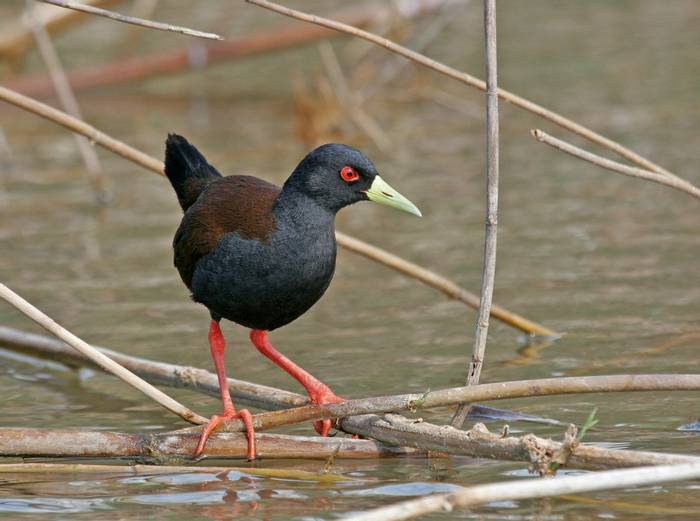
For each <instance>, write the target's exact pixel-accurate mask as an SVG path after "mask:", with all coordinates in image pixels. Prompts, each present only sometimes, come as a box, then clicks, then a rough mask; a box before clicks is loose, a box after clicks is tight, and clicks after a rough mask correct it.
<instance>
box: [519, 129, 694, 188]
mask: <svg viewBox="0 0 700 521" xmlns="http://www.w3.org/2000/svg"><path fill="white" fill-rule="evenodd" d="M530 134H532V137H534V138H535V139H536V140H537V141H539V142H540V143H544V144H545V145H549V146H550V147H552V148H556V149H557V150H561V151H562V152H566V153H567V154H570V155H572V156H574V157H577V158H579V159H583V160H584V161H588V162H589V163H593V164H594V165H597V166H599V167H601V168H605V169H607V170H610V171H612V172H617V173H618V174H622V175H626V176H630V177H636V178H637V179H644V180H646V181H651V182H653V183H658V184H661V185H664V186H668V187H670V188H673V189H675V190H680V191H681V192H685V193H686V194H688V195H692V196H693V197H695V198H696V199H700V188H698V187H697V186H695V185H693V184H692V183H690V182H689V181H686V180H685V179H681V178H675V177H669V176H667V175H660V174H657V173H655V172H650V171H649V170H642V169H641V168H634V167H631V166H627V165H624V164H622V163H618V162H617V161H613V160H611V159H607V158H605V157H602V156H599V155H597V154H593V153H592V152H588V151H587V150H583V149H582V148H579V147H577V146H574V145H572V144H571V143H567V142H566V141H563V140H561V139H557V138H555V137H552V136H550V135H549V134H547V133H546V132H543V131H541V130H540V129H533V130H531V131H530Z"/></svg>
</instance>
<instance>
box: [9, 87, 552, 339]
mask: <svg viewBox="0 0 700 521" xmlns="http://www.w3.org/2000/svg"><path fill="white" fill-rule="evenodd" d="M0 100H4V101H7V102H8V103H12V104H13V105H15V106H17V107H19V108H21V109H24V110H27V111H29V112H32V113H34V114H37V115H39V116H41V117H43V118H45V119H47V120H49V121H51V122H53V123H56V124H58V125H61V126H63V127H65V128H67V129H68V130H71V131H73V132H76V133H78V134H82V135H83V136H86V137H87V138H88V139H90V140H91V141H92V142H94V143H96V144H98V145H100V146H102V147H104V148H106V149H107V150H109V151H111V152H114V153H115V154H117V155H119V156H121V157H123V158H124V159H127V160H129V161H132V162H134V163H136V164H137V165H139V166H142V167H143V168H145V169H146V170H150V171H151V172H155V173H156V174H158V175H161V176H164V175H165V174H164V172H163V162H162V161H160V160H158V159H156V158H154V157H151V156H149V155H148V154H145V153H143V152H141V151H140V150H137V149H135V148H134V147H131V146H129V145H127V144H126V143H124V142H122V141H119V140H117V139H114V138H113V137H111V136H108V135H107V134H105V133H104V132H100V131H99V130H97V129H96V128H95V127H93V126H91V125H88V124H87V123H85V122H84V121H81V120H79V119H76V118H73V117H71V116H69V115H68V114H66V113H65V112H61V111H60V110H57V109H55V108H53V107H50V106H49V105H46V104H45V103H41V102H40V101H37V100H35V99H32V98H29V97H27V96H24V95H22V94H20V93H18V92H15V91H13V90H11V89H8V88H7V87H3V86H0ZM336 239H337V241H338V244H339V245H340V246H342V247H344V248H347V249H348V250H350V251H352V252H355V253H358V254H360V255H362V256H364V257H367V258H368V259H372V260H375V261H376V262H379V263H381V264H384V265H385V266H387V267H389V268H391V269H394V270H396V271H398V272H401V273H403V274H404V275H407V276H409V277H411V278H414V279H416V280H419V281H420V282H423V283H424V284H426V285H428V286H431V287H433V288H435V289H438V290H440V291H442V292H443V293H445V294H446V295H447V296H449V297H450V298H453V299H455V300H459V301H460V302H463V303H464V304H466V305H468V306H469V307H472V308H474V309H478V307H479V298H478V297H477V296H475V295H473V294H472V293H470V292H468V291H467V290H466V289H463V288H461V287H459V286H457V285H456V284H455V283H453V282H451V281H449V280H448V279H446V278H444V277H442V276H440V275H438V274H436V273H434V272H432V271H430V270H428V269H426V268H423V267H421V266H418V265H417V264H414V263H412V262H409V261H406V260H404V259H402V258H401V257H398V256H397V255H394V254H392V253H389V252H387V251H385V250H382V249H381V248H378V247H376V246H372V245H370V244H368V243H366V242H364V241H361V240H359V239H356V238H354V237H351V236H349V235H345V234H343V233H341V232H336ZM492 315H493V316H494V317H495V318H497V319H499V320H502V321H504V322H506V323H507V324H509V325H511V326H512V327H515V328H517V329H520V330H521V331H525V332H526V333H530V334H534V335H542V336H552V337H556V336H558V334H557V333H556V332H555V331H552V330H551V329H548V328H546V327H544V326H541V325H539V324H537V323H535V322H532V321H530V320H527V319H525V318H524V317H522V316H520V315H517V314H515V313H512V312H510V311H507V310H505V309H503V308H498V307H496V306H494V307H493V309H492Z"/></svg>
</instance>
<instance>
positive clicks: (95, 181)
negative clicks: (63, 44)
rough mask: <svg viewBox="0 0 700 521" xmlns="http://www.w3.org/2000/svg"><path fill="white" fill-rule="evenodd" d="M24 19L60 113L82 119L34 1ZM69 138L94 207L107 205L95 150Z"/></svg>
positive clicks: (82, 139) (29, 2) (78, 137)
mask: <svg viewBox="0 0 700 521" xmlns="http://www.w3.org/2000/svg"><path fill="white" fill-rule="evenodd" d="M27 16H28V18H29V25H30V26H31V29H32V33H33V34H34V39H35V40H36V44H37V47H38V49H39V53H40V54H41V57H42V59H43V61H44V64H45V65H46V68H47V69H48V71H49V76H50V77H51V83H53V86H54V90H55V91H56V95H57V96H58V98H59V100H60V101H61V105H63V109H64V110H65V111H66V112H67V113H68V114H70V115H71V116H73V117H74V118H77V119H83V116H82V114H81V112H80V106H79V105H78V100H77V99H76V97H75V94H74V93H73V89H72V88H71V86H70V83H68V78H67V77H66V72H65V70H64V68H63V65H62V63H61V59H60V58H59V56H58V53H57V52H56V48H55V47H54V45H53V42H52V41H51V37H50V36H49V33H48V31H47V30H46V27H44V24H43V22H42V21H41V20H40V18H39V17H38V16H37V14H36V9H35V5H34V0H27ZM73 136H74V137H75V141H76V144H77V146H78V151H79V152H80V155H81V157H82V159H83V163H85V171H86V172H87V174H88V178H89V180H90V182H91V184H92V187H93V190H94V192H95V198H96V200H97V202H98V203H105V202H106V201H107V193H106V190H105V180H104V176H103V174H102V166H101V165H100V159H99V157H97V152H95V149H94V148H93V147H92V146H91V145H90V142H89V141H88V140H87V138H85V137H84V136H81V135H79V134H73Z"/></svg>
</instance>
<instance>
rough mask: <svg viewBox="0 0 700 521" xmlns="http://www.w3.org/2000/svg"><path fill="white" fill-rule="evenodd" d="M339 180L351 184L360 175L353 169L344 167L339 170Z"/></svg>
mask: <svg viewBox="0 0 700 521" xmlns="http://www.w3.org/2000/svg"><path fill="white" fill-rule="evenodd" d="M340 178H341V179H342V180H343V181H345V182H346V183H352V182H354V181H357V180H358V179H359V178H360V174H358V173H357V170H355V169H354V168H353V167H351V166H344V167H343V168H341V169H340Z"/></svg>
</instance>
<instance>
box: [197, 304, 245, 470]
mask: <svg viewBox="0 0 700 521" xmlns="http://www.w3.org/2000/svg"><path fill="white" fill-rule="evenodd" d="M209 347H210V349H211V357H212V359H213V360H214V366H215V367H216V376H217V377H218V379H219V391H220V393H221V401H222V403H223V405H224V412H223V413H221V414H220V415H218V414H217V415H214V416H212V417H211V420H209V423H207V424H206V425H205V426H204V430H203V431H202V434H201V436H200V437H199V443H198V444H197V449H196V450H195V452H194V457H195V458H196V457H198V456H200V455H201V454H202V452H203V451H204V446H205V445H206V443H207V440H208V439H209V436H211V433H212V432H214V429H216V428H217V427H218V426H219V425H220V424H221V423H223V422H225V421H226V420H233V419H236V418H238V419H240V420H241V421H242V422H243V424H244V425H245V428H246V435H247V437H248V459H249V460H251V461H252V460H254V459H255V431H254V430H253V419H252V417H251V414H250V412H249V411H248V409H241V410H240V411H236V408H235V407H234V406H233V401H232V400H231V394H230V393H229V389H228V378H226V367H225V361H224V352H225V351H226V341H225V340H224V335H223V333H221V328H220V327H219V321H218V320H216V319H213V318H212V321H211V325H210V327H209Z"/></svg>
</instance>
